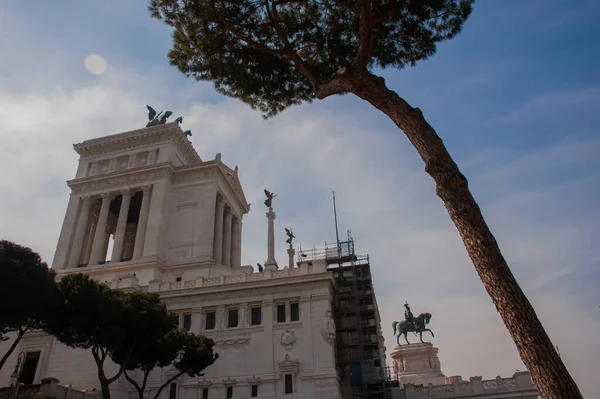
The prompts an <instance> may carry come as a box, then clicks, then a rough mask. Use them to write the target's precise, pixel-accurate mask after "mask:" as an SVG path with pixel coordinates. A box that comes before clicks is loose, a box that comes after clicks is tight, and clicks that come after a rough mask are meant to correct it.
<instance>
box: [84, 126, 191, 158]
mask: <svg viewBox="0 0 600 399" xmlns="http://www.w3.org/2000/svg"><path fill="white" fill-rule="evenodd" d="M167 142H173V143H174V144H175V146H176V147H177V149H178V150H179V152H180V153H181V154H182V155H183V157H184V158H185V160H186V161H187V162H188V163H189V164H197V163H200V162H202V160H201V159H200V156H199V155H198V153H197V152H196V150H194V147H193V146H192V144H191V143H190V142H189V141H188V140H187V139H185V138H184V137H183V134H181V130H180V129H179V128H177V127H175V126H170V127H167V128H165V126H164V125H163V126H160V127H158V126H157V127H155V128H146V129H139V130H134V131H131V132H125V133H121V134H117V135H112V136H107V137H100V138H97V139H92V140H86V141H84V142H83V143H79V144H76V145H75V151H77V152H78V153H79V155H81V157H82V158H85V157H90V156H97V155H102V154H106V153H111V152H116V151H123V150H127V149H133V148H140V147H147V146H149V145H152V144H160V143H167Z"/></svg>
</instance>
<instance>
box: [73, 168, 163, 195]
mask: <svg viewBox="0 0 600 399" xmlns="http://www.w3.org/2000/svg"><path fill="white" fill-rule="evenodd" d="M168 175H169V172H168V171H167V170H154V171H148V172H145V173H136V174H132V175H128V176H119V177H113V178H107V179H104V180H100V181H91V182H87V183H77V182H73V181H71V182H69V184H70V185H71V187H72V191H73V193H74V194H79V193H86V192H90V191H99V190H106V189H111V188H116V187H121V186H126V185H130V184H136V183H142V182H147V181H153V180H158V179H161V178H164V177H167V176H168Z"/></svg>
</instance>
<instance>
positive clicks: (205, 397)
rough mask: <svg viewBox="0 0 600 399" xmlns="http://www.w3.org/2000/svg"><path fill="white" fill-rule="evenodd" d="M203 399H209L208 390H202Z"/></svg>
mask: <svg viewBox="0 0 600 399" xmlns="http://www.w3.org/2000/svg"><path fill="white" fill-rule="evenodd" d="M202 399H208V388H204V389H202Z"/></svg>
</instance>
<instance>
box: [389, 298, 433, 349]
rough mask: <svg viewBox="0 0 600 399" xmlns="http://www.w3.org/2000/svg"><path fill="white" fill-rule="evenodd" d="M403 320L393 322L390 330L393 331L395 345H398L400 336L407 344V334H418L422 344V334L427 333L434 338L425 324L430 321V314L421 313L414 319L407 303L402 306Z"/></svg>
mask: <svg viewBox="0 0 600 399" xmlns="http://www.w3.org/2000/svg"><path fill="white" fill-rule="evenodd" d="M404 309H405V310H404V320H403V321H400V322H398V321H394V322H393V323H392V328H393V329H394V335H395V336H396V343H397V344H398V345H400V336H401V335H404V340H405V341H406V343H407V344H410V342H408V337H407V334H408V332H409V331H410V332H413V333H415V334H416V333H419V339H420V340H421V342H423V332H424V331H429V332H430V333H431V336H432V337H434V335H433V331H431V330H430V329H429V328H427V327H426V326H427V324H429V322H430V321H431V313H421V314H420V315H418V316H417V317H414V315H413V313H412V311H411V310H410V305H409V304H408V302H406V303H405V304H404Z"/></svg>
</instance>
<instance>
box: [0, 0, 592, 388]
mask: <svg viewBox="0 0 600 399" xmlns="http://www.w3.org/2000/svg"><path fill="white" fill-rule="evenodd" d="M599 12H600V3H598V2H597V1H594V0H578V1H566V0H564V1H560V0H531V1H527V2H523V1H516V0H504V1H501V2H500V1H492V2H485V1H479V2H476V3H475V9H474V12H473V14H472V16H471V17H470V19H469V20H468V21H467V23H466V25H465V27H464V30H463V32H462V33H461V34H459V35H458V36H457V37H456V38H455V39H453V40H452V41H449V42H445V43H442V44H441V45H440V46H439V48H438V52H437V54H436V55H434V56H433V57H432V58H430V59H429V60H426V61H423V62H420V63H418V64H417V66H416V67H414V68H408V69H404V70H384V71H378V72H380V73H381V74H382V76H384V77H385V78H386V83H387V85H388V87H390V88H391V89H393V90H395V91H396V92H397V93H398V94H399V95H400V96H402V97H403V98H404V99H406V100H407V101H408V102H409V103H410V104H411V105H413V106H418V107H419V108H420V109H421V110H422V111H423V114H424V116H425V118H426V119H427V120H428V121H429V122H430V123H431V125H432V126H433V127H434V128H435V129H436V130H437V132H438V134H439V135H440V136H441V137H442V139H443V140H444V143H445V144H446V146H447V147H448V150H449V151H450V153H451V155H452V156H453V157H454V159H455V160H456V162H457V164H458V165H459V167H460V168H461V170H462V171H463V173H464V174H465V175H466V177H467V178H468V180H469V185H470V188H471V190H472V192H473V195H474V196H475V198H476V200H477V201H478V203H479V205H480V207H481V209H482V212H483V214H484V216H485V218H486V221H487V222H488V224H489V226H490V229H491V230H492V232H493V233H494V235H495V236H496V238H497V240H498V242H499V244H500V247H501V249H502V251H503V254H504V256H505V257H506V259H507V261H508V263H509V265H510V267H511V270H512V271H513V273H514V275H515V276H516V278H517V281H518V282H519V284H520V285H521V287H522V289H523V290H524V292H525V293H526V295H527V296H528V298H529V300H530V301H531V303H532V304H533V306H534V308H535V309H536V312H537V314H538V316H539V318H540V319H541V321H542V323H543V325H544V326H545V328H546V330H547V332H548V334H549V335H550V337H551V339H552V340H553V343H554V344H555V345H557V346H558V348H559V352H560V354H561V356H562V358H563V360H564V362H565V364H566V365H567V367H568V369H569V371H570V372H571V374H572V375H573V377H574V379H575V381H576V382H577V383H578V384H579V387H580V389H581V390H582V392H583V394H584V397H586V398H593V397H597V388H596V385H597V384H596V380H597V377H598V370H599V367H598V361H599V360H600V340H598V332H600V308H599V304H600V289H598V286H599V283H600V268H599V267H598V263H599V261H600V254H599V251H598V241H599V239H600V228H599V227H598V226H599V225H600V223H599V222H600V201H598V197H599V196H600V157H599V156H598V155H599V154H600V135H599V134H598V125H599V123H600V112H598V110H599V109H600V74H599V73H598V71H599V70H600V42H599V41H598V40H596V38H597V37H600V25H598V23H597V15H599ZM170 35H171V32H170V29H169V28H168V27H166V26H164V25H163V24H162V23H161V22H160V21H156V20H153V19H151V18H150V16H149V13H148V12H147V10H146V3H145V2H144V1H127V2H123V1H117V0H105V1H101V2H98V1H96V2H91V1H81V0H70V1H69V0H56V1H54V2H53V3H52V6H50V5H49V3H48V2H47V1H41V0H0V54H1V55H2V56H1V57H0V140H1V141H0V142H1V145H0V170H2V171H3V173H2V178H0V238H2V239H9V240H12V241H15V242H18V243H20V244H22V245H27V246H29V247H31V248H33V249H34V250H36V251H37V252H39V253H40V254H41V255H42V257H43V259H45V260H46V261H47V262H51V261H52V257H53V254H54V250H55V247H56V242H57V239H58V234H59V231H60V228H61V224H62V218H63V216H64V212H65V209H66V205H67V200H68V195H69V190H68V188H67V186H66V184H65V181H66V180H68V179H71V178H73V177H74V175H75V170H76V166H77V154H76V153H75V151H74V150H73V147H72V144H74V143H78V142H81V141H83V140H86V139H91V138H95V137H100V136H104V135H109V134H114V133H119V132H124V131H129V130H133V129H137V128H140V127H143V126H144V124H145V122H146V116H147V112H146V109H145V105H146V104H150V105H152V106H153V107H154V108H156V109H170V110H172V111H173V112H174V114H176V115H183V116H184V118H185V120H184V123H183V125H182V128H184V130H187V129H191V130H192V133H193V136H192V138H191V140H192V143H193V145H194V147H195V148H196V150H197V151H198V153H199V154H200V156H201V157H202V158H203V159H207V160H210V159H213V158H214V156H215V154H216V153H219V152H220V153H222V156H223V158H222V159H223V161H224V162H225V163H226V164H228V165H229V166H231V167H234V166H235V165H238V166H239V168H240V179H241V182H242V185H243V187H244V190H245V192H246V196H247V198H248V202H250V203H252V204H254V206H253V207H252V209H251V211H250V213H249V214H248V215H246V216H245V218H244V235H243V255H242V261H243V263H244V264H252V265H254V264H255V263H257V262H261V263H262V262H264V260H265V259H266V226H267V221H266V218H265V214H264V209H263V208H262V201H263V199H264V198H263V196H264V194H263V193H262V190H263V188H269V189H270V190H271V191H274V192H276V193H277V194H278V197H277V198H276V200H275V211H276V213H277V219H276V231H277V238H276V240H277V245H278V247H277V258H278V260H279V262H280V263H285V260H286V259H287V255H286V254H285V252H284V251H285V248H284V241H285V238H286V237H285V233H284V231H283V227H284V226H285V227H290V228H292V229H293V230H294V233H295V235H296V237H297V238H296V241H297V243H298V244H299V245H300V244H301V245H302V247H303V248H310V247H312V246H317V247H321V246H323V244H324V242H334V240H335V230H334V224H333V213H332V200H331V194H332V191H334V190H335V192H336V198H337V205H338V220H339V226H340V230H341V232H342V235H343V236H345V235H346V230H351V234H352V236H353V237H354V239H355V242H356V249H357V251H358V252H359V253H361V254H369V255H370V259H371V263H372V269H373V279H374V285H375V289H376V294H377V301H378V304H379V308H380V312H381V316H382V328H383V332H384V335H385V339H386V347H387V353H388V354H389V353H390V352H391V350H392V349H393V346H394V338H393V334H392V327H391V324H392V322H393V321H394V320H401V319H403V313H402V304H403V303H404V302H405V301H408V302H409V303H410V304H411V307H412V309H413V312H414V313H415V314H418V313H421V312H429V313H432V314H433V318H432V321H431V324H430V325H429V326H430V327H431V329H432V330H433V331H434V332H435V338H431V337H428V339H429V340H431V342H433V343H434V345H435V346H436V347H438V348H439V357H440V361H441V365H442V370H443V371H444V373H445V374H446V375H447V376H452V375H462V376H463V378H465V379H468V378H469V377H470V376H475V375H481V376H483V378H484V379H485V378H495V377H496V376H497V375H500V376H503V377H509V376H511V375H512V374H513V373H514V372H515V371H516V370H517V369H518V370H523V369H524V366H523V364H522V363H521V361H520V358H519V355H518V352H517V350H516V348H515V346H514V343H513V342H512V340H511V338H510V336H509V334H508V332H507V330H506V328H505V327H504V324H503V323H502V320H501V318H500V316H499V315H498V313H497V312H496V310H495V308H494V306H493V304H492V302H491V300H490V298H489V297H488V296H487V294H486V292H485V290H484V289H483V286H482V284H481V282H480V281H479V279H478V277H477V274H476V272H475V270H474V268H473V265H472V263H471V262H470V260H469V258H468V256H467V254H466V251H465V249H464V246H463V245H462V242H461V240H460V238H459V236H458V233H457V231H456V229H455V227H454V226H453V224H452V223H451V221H450V219H449V217H448V215H447V213H446V211H445V208H444V207H443V204H442V203H441V201H440V200H439V199H438V198H437V197H436V195H435V187H434V184H433V181H432V180H431V178H430V177H429V176H428V175H427V174H426V173H425V172H424V167H423V164H422V161H421V160H420V158H419V157H418V155H417V154H416V152H415V150H414V149H413V148H412V147H411V146H410V144H409V142H408V140H407V139H406V137H405V136H404V134H403V133H402V132H401V131H399V130H398V129H397V128H396V127H395V125H393V124H392V123H391V121H390V120H389V119H387V117H386V116H385V115H383V114H381V113H379V111H377V110H375V109H373V108H372V107H371V106H370V105H369V104H367V103H365V102H363V101H361V100H360V99H357V98H355V97H351V96H343V97H339V96H336V97H333V98H329V99H326V100H323V101H316V102H314V103H312V104H306V105H302V106H297V107H294V108H292V109H289V110H287V111H285V112H284V113H282V114H281V115H279V116H277V117H275V118H273V119H270V120H267V121H265V120H263V119H262V118H261V116H260V114H259V113H258V112H256V111H252V110H251V109H249V107H247V106H246V105H245V104H243V103H241V102H239V101H237V100H234V99H228V98H225V97H222V96H221V95H219V94H218V93H216V92H215V90H214V89H213V86H212V85H211V84H210V83H197V82H194V81H192V80H189V79H186V78H185V77H184V76H183V75H181V74H180V73H179V72H178V71H177V70H176V69H175V68H173V67H171V66H169V64H168V59H167V53H168V51H169V49H170V45H171V37H170ZM90 55H98V56H100V57H101V59H103V60H105V62H106V68H105V71H104V68H103V65H102V63H101V62H100V63H99V62H98V61H96V62H94V61H93V60H94V58H92V59H91V60H92V61H91V67H90V58H88V67H89V69H90V70H91V71H92V72H95V73H92V72H90V70H88V69H86V63H85V60H86V57H88V56H90ZM97 59H98V57H96V60H97ZM100 72H103V73H100Z"/></svg>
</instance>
